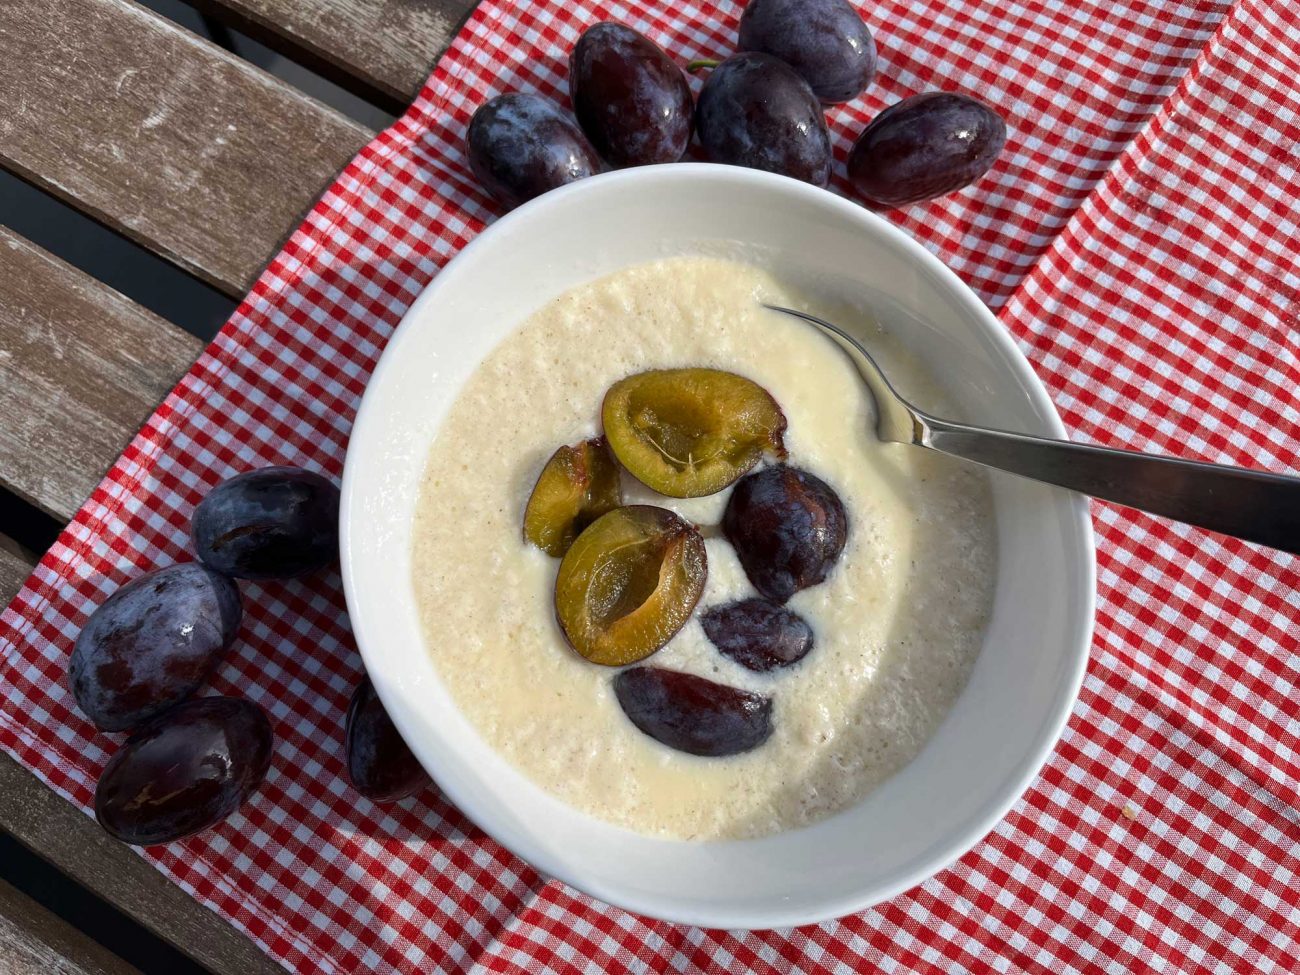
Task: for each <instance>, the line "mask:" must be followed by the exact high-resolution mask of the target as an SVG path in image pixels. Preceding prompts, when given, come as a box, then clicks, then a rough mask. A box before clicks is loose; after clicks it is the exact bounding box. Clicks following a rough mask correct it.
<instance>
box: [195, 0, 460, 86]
mask: <svg viewBox="0 0 1300 975" xmlns="http://www.w3.org/2000/svg"><path fill="white" fill-rule="evenodd" d="M189 2H190V3H191V5H192V6H194V7H196V8H198V9H199V10H201V11H203V12H204V13H207V14H209V15H211V16H213V17H215V18H217V19H219V20H221V21H222V22H224V23H226V24H229V25H230V26H231V27H234V28H235V29H236V30H239V31H241V32H243V33H245V34H247V35H248V36H250V37H253V38H256V39H257V40H259V41H261V42H262V43H264V44H266V45H267V46H269V47H271V48H274V49H276V50H279V51H281V52H283V53H285V54H287V55H289V56H290V57H292V58H294V60H297V61H299V62H301V63H303V64H306V65H307V66H308V67H310V68H313V69H315V70H316V71H318V72H320V73H321V74H323V75H325V76H326V77H328V78H330V79H332V80H334V81H336V82H338V83H339V84H341V85H343V86H344V87H345V88H349V89H350V90H352V91H355V92H357V93H358V94H360V95H363V96H365V97H370V98H372V99H375V100H378V101H380V102H381V103H382V104H384V105H385V106H386V107H390V108H394V109H400V108H402V107H404V106H405V105H407V104H409V103H410V101H411V99H412V98H414V97H415V95H416V94H417V93H418V92H419V90H420V87H421V86H422V85H423V84H424V81H425V79H426V78H427V77H428V76H429V72H430V71H432V70H433V65H434V63H435V62H436V61H437V60H438V57H439V56H440V55H441V54H442V52H443V51H444V50H446V48H447V45H448V44H450V43H451V40H452V38H453V37H455V36H456V31H457V30H458V29H459V28H460V25H461V24H462V23H463V22H464V21H465V18H466V17H468V16H469V12H470V11H471V10H473V9H474V6H475V3H474V0H189ZM376 96H378V97H376Z"/></svg>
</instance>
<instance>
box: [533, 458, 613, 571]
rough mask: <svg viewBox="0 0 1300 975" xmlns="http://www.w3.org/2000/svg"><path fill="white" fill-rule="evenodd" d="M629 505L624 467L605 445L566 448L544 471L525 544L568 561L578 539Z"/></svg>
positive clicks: (534, 492) (548, 463) (548, 462)
mask: <svg viewBox="0 0 1300 975" xmlns="http://www.w3.org/2000/svg"><path fill="white" fill-rule="evenodd" d="M622 503H623V491H622V487H621V485H620V484H619V472H618V465H617V464H616V463H615V462H614V458H613V457H612V456H611V455H610V452H609V447H608V446H607V445H606V444H605V441H604V440H603V439H600V438H597V439H595V440H584V441H583V442H582V443H580V444H576V445H574V446H572V447H561V448H560V449H559V450H557V451H556V452H555V453H554V454H552V455H551V459H550V460H548V461H547V462H546V466H545V467H543V468H542V473H541V475H540V476H539V477H538V478H537V484H536V485H535V486H534V487H533V493H532V495H530V496H529V498H528V507H527V508H526V509H525V510H524V538H525V539H527V540H528V541H530V542H532V543H533V544H534V545H536V546H537V547H538V548H540V549H541V550H542V551H543V552H545V553H546V554H547V555H554V556H555V557H556V558H559V557H561V556H562V555H564V553H565V552H567V551H568V550H569V546H570V545H572V544H573V540H574V539H575V538H577V537H578V533H579V532H581V531H582V530H583V529H584V528H586V527H587V526H588V525H590V524H591V523H592V522H593V521H595V520H596V519H597V518H599V517H600V516H601V515H603V514H605V512H607V511H613V510H614V509H615V508H617V507H618V506H619V505H620V504H622Z"/></svg>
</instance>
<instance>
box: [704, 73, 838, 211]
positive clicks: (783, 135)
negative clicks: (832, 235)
mask: <svg viewBox="0 0 1300 975" xmlns="http://www.w3.org/2000/svg"><path fill="white" fill-rule="evenodd" d="M695 130H696V131H697V132H698V133H699V136H700V145H702V146H703V147H704V152H705V154H706V155H707V156H708V157H709V159H711V160H712V161H713V162H717V163H727V164H729V165H732V166H748V167H749V168H750V169H763V170H766V171H767V172H769V173H781V174H782V175H784V176H793V177H794V178H795V179H801V180H804V181H805V182H807V183H812V184H813V185H814V186H825V185H826V181H827V180H828V179H829V178H830V173H831V138H830V133H829V132H828V131H827V129H826V117H825V116H824V115H823V114H822V106H821V103H820V102H819V101H817V96H816V95H814V94H813V90H812V89H811V88H809V87H808V82H806V81H804V80H803V78H801V77H799V74H798V72H796V71H795V70H794V68H792V67H790V65H788V64H786V63H785V62H784V61H781V60H778V59H777V58H774V57H772V55H770V54H757V53H751V54H734V55H732V56H731V57H729V58H727V60H725V61H723V62H722V63H721V64H719V65H718V66H717V67H716V68H714V69H713V70H712V71H710V72H709V77H708V78H707V79H706V80H705V82H704V90H703V91H701V92H700V99H699V101H698V102H697V103H696V106H695Z"/></svg>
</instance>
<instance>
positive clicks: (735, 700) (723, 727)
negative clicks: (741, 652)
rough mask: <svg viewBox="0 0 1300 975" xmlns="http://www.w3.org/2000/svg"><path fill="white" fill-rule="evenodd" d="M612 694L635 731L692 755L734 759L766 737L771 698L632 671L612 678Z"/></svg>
mask: <svg viewBox="0 0 1300 975" xmlns="http://www.w3.org/2000/svg"><path fill="white" fill-rule="evenodd" d="M614 695H615V697H617V698H618V703H619V706H620V707H622V708H623V713H624V714H626V715H627V716H628V718H629V719H630V720H631V722H632V723H633V724H634V725H636V726H637V728H638V729H639V730H640V731H642V732H643V733H645V734H647V735H649V736H650V737H651V738H653V739H654V740H655V741H657V742H660V743H661V744H664V745H667V746H668V747H669V748H675V749H677V750H678V751H682V752H689V753H690V754H692V755H704V756H707V757H709V758H716V757H719V756H722V755H736V754H739V753H740V752H747V751H749V750H751V749H753V748H757V747H758V746H759V745H761V744H763V742H765V741H767V739H768V738H769V737H770V736H771V734H772V699H771V698H769V697H764V696H763V695H762V694H753V693H751V692H749V691H742V690H740V689H739V688H736V687H728V686H727V685H726V684H719V683H716V682H715V681H711V680H707V679H706V678H703V677H696V676H695V675H694V674H684V673H681V672H680V671H676V670H663V669H662V668H659V667H633V668H631V669H629V670H624V671H621V672H620V673H619V674H618V675H617V676H616V677H615V678H614Z"/></svg>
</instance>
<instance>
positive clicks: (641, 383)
mask: <svg viewBox="0 0 1300 975" xmlns="http://www.w3.org/2000/svg"><path fill="white" fill-rule="evenodd" d="M601 418H602V420H603V422H604V424H605V436H606V437H607V438H608V440H609V446H610V449H611V450H613V451H614V456H615V457H617V458H618V460H619V463H621V464H622V465H623V466H624V467H626V468H627V469H628V471H629V472H630V473H631V474H632V476H633V477H635V478H636V479H637V480H638V481H641V482H642V483H643V484H645V485H646V486H647V487H650V488H653V489H654V490H656V491H658V492H659V493H660V494H666V495H667V496H668V497H670V498H700V497H704V496H705V495H706V494H716V493H717V492H718V491H721V490H722V489H723V488H725V487H727V485H729V484H731V483H733V482H734V481H736V480H737V479H738V478H740V477H741V476H742V475H743V474H744V473H745V472H746V471H748V470H749V469H750V468H752V467H753V466H754V465H755V464H757V463H758V461H759V458H760V457H762V456H763V454H765V453H767V454H771V455H773V456H775V457H777V458H784V457H785V443H784V440H783V437H784V434H785V414H783V413H782V412H781V407H780V406H778V405H777V402H776V400H775V399H773V398H772V395H771V394H770V393H769V392H768V391H767V390H766V389H764V388H763V387H762V386H760V385H758V383H756V382H754V381H752V380H749V379H746V378H745V377H744V376H737V375H736V374H735V373H734V372H723V371H722V370H720V369H652V370H650V371H649V372H640V373H637V374H635V375H632V376H628V377H627V378H626V379H620V380H619V381H618V382H616V383H615V384H614V385H613V386H611V387H610V388H609V392H607V393H606V394H605V402H604V405H603V406H602V408H601Z"/></svg>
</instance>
